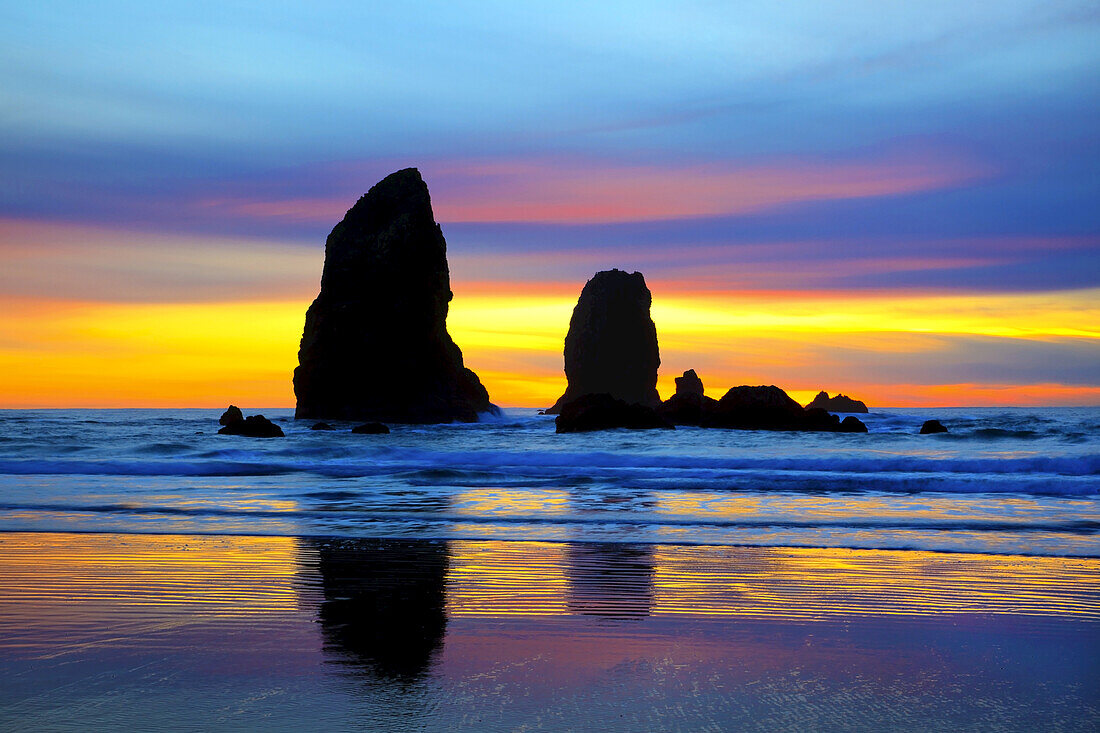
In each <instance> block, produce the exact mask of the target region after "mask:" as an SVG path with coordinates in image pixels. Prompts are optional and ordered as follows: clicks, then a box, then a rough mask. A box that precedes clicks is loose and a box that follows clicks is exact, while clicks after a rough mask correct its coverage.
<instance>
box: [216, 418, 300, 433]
mask: <svg viewBox="0 0 1100 733" xmlns="http://www.w3.org/2000/svg"><path fill="white" fill-rule="evenodd" d="M218 435H242V436H244V437H246V438H284V437H286V436H285V435H283V429H282V428H280V427H279V426H278V425H276V424H275V423H273V422H271V421H270V420H268V419H267V418H266V417H264V416H263V415H249V416H248V417H246V418H244V419H243V420H235V421H233V422H230V423H228V424H227V425H226V426H225V427H224V428H222V429H221V430H219V431H218Z"/></svg>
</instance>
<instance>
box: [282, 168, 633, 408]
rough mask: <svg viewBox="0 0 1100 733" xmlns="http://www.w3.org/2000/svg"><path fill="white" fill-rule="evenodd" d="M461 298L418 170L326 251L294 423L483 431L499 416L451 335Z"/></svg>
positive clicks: (335, 233) (397, 178)
mask: <svg viewBox="0 0 1100 733" xmlns="http://www.w3.org/2000/svg"><path fill="white" fill-rule="evenodd" d="M647 293H648V291H647ZM452 297H453V296H452V293H451V286H450V273H449V271H448V269H447V242H446V240H444V238H443V232H442V231H441V230H440V228H439V225H438V224H436V222H435V217H434V215H433V214H432V204H431V199H430V197H429V195H428V187H427V185H426V184H425V183H424V179H423V178H421V176H420V171H418V170H416V169H415V168H406V169H405V170H401V171H397V172H396V173H393V174H391V175H389V176H387V177H386V178H385V179H383V180H382V181H381V182H380V183H378V184H377V185H375V186H374V187H373V188H371V189H370V191H368V192H367V194H366V195H365V196H363V197H362V198H360V199H359V201H357V202H356V204H355V205H354V206H353V207H352V208H351V209H350V210H348V212H347V214H346V215H345V216H344V219H343V221H341V222H340V223H339V224H337V225H336V226H335V227H334V228H333V230H332V233H331V234H329V236H328V240H327V241H326V242H325V265H324V272H323V274H322V275H321V292H320V294H319V295H318V296H317V299H316V300H314V301H313V304H312V305H311V306H310V307H309V310H308V311H307V312H306V323H305V331H304V332H303V334H302V343H301V348H300V350H299V351H298V363H299V366H298V368H297V369H295V370H294V394H295V396H296V397H297V401H298V405H297V409H296V410H295V417H300V418H312V419H340V420H374V421H381V422H394V423H438V422H454V421H460V422H474V421H476V420H477V416H478V413H481V412H494V411H496V408H495V407H494V406H493V405H491V404H490V403H489V395H488V393H487V392H486V391H485V388H484V387H483V386H482V385H481V381H480V380H479V379H478V378H477V375H476V374H474V373H473V372H472V371H471V370H469V369H467V368H466V367H465V366H464V365H463V363H462V352H461V351H460V350H459V348H458V346H456V345H455V343H454V341H452V340H451V337H450V335H449V334H448V333H447V309H448V304H449V303H450V301H451V298H452Z"/></svg>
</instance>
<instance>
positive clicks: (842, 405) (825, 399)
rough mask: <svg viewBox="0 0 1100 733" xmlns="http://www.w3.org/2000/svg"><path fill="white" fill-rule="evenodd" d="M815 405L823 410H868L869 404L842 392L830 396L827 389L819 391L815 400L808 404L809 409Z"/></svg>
mask: <svg viewBox="0 0 1100 733" xmlns="http://www.w3.org/2000/svg"><path fill="white" fill-rule="evenodd" d="M813 407H820V408H821V409H822V410H828V411H829V412H867V405H865V404H863V402H861V401H860V400H854V399H852V398H851V397H848V396H846V395H842V394H838V395H837V396H836V397H830V396H829V393H828V392H825V391H821V392H818V393H817V397H814V399H813V401H812V402H810V404H808V405H806V409H807V410H809V409H810V408H813Z"/></svg>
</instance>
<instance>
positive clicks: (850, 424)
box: [840, 415, 867, 433]
mask: <svg viewBox="0 0 1100 733" xmlns="http://www.w3.org/2000/svg"><path fill="white" fill-rule="evenodd" d="M840 432H842V433H866V432H867V426H866V425H864V424H863V421H862V420H860V419H859V418H858V417H856V416H855V415H849V416H848V417H846V418H844V419H843V420H841V421H840Z"/></svg>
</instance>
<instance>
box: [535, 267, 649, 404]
mask: <svg viewBox="0 0 1100 733" xmlns="http://www.w3.org/2000/svg"><path fill="white" fill-rule="evenodd" d="M652 300H653V298H652V295H651V294H650V292H649V288H647V287H646V284H645V278H644V277H642V274H641V273H640V272H635V273H630V274H628V273H625V272H623V271H621V270H606V271H604V272H597V273H596V274H595V275H594V276H593V277H592V279H591V280H589V281H588V282H587V283H586V284H585V286H584V289H583V290H581V295H580V298H578V299H577V305H576V307H575V308H573V316H572V318H570V319H569V333H568V334H567V335H566V337H565V376H566V378H567V379H568V380H569V383H568V386H567V387H566V389H565V394H563V395H562V396H561V398H559V399H558V401H557V402H556V403H555V404H554V406H553V407H551V408H549V409H548V410H547V411H546V412H547V413H548V414H558V413H561V412H562V409H563V407H564V406H565V405H566V404H568V403H569V402H571V401H573V400H575V399H577V398H579V397H583V396H585V395H598V394H604V395H610V396H611V397H613V398H615V399H616V400H621V401H623V402H626V403H627V404H631V405H644V406H645V407H649V408H654V407H656V406H657V405H658V404H660V401H661V398H660V396H659V395H658V394H657V367H658V366H660V364H661V357H660V354H659V352H658V350H657V327H656V326H654V324H653V319H652V318H650V316H649V307H650V304H651V302H652Z"/></svg>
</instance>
